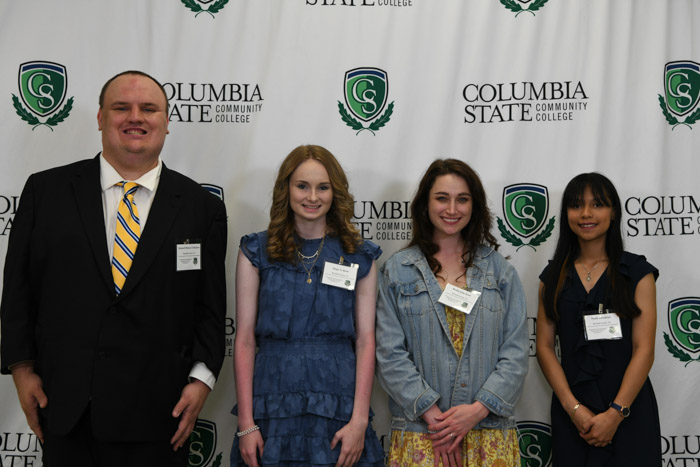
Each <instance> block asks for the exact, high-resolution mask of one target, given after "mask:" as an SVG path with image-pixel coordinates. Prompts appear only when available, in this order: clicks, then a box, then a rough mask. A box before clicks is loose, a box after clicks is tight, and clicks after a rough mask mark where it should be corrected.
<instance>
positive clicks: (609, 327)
mask: <svg viewBox="0 0 700 467" xmlns="http://www.w3.org/2000/svg"><path fill="white" fill-rule="evenodd" d="M583 324H584V326H583V329H584V332H585V336H586V340H589V341H599V340H611V339H622V326H621V325H620V317H619V316H617V314H615V313H596V314H593V315H585V316H584V317H583Z"/></svg>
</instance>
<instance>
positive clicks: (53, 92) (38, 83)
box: [12, 61, 73, 131]
mask: <svg viewBox="0 0 700 467" xmlns="http://www.w3.org/2000/svg"><path fill="white" fill-rule="evenodd" d="M18 81H19V95H20V97H21V98H22V101H21V102H20V98H19V97H17V96H16V95H14V94H12V105H13V106H14V108H15V112H17V115H19V117H20V118H21V119H22V120H24V121H25V122H27V123H28V124H29V125H32V131H34V130H35V129H36V128H37V127H39V126H46V127H48V128H49V129H50V130H51V131H53V128H51V127H54V126H56V125H58V124H59V123H61V122H62V121H64V120H65V119H66V118H67V117H68V116H69V115H70V111H71V109H72V108H73V98H72V97H71V98H70V99H68V101H67V102H66V104H65V105H63V101H64V99H65V98H66V92H67V89H68V74H67V73H66V67H65V66H63V65H61V64H59V63H53V62H44V61H34V62H26V63H23V64H21V65H20V66H19V78H18ZM62 105H63V107H61V106H62ZM44 117H48V118H46V120H44V121H41V120H40V118H44Z"/></svg>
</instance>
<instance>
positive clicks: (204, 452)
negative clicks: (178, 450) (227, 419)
mask: <svg viewBox="0 0 700 467" xmlns="http://www.w3.org/2000/svg"><path fill="white" fill-rule="evenodd" d="M215 452H216V424H215V423H214V422H210V421H209V420H202V419H201V418H200V419H198V420H197V424H196V425H195V426H194V430H192V434H191V435H190V455H189V459H188V463H187V466H188V467H219V466H220V465H221V459H222V457H223V453H222V452H220V453H219V454H218V455H217V456H216V459H214V462H213V463H212V464H209V461H211V460H212V459H213V458H214V453H215Z"/></svg>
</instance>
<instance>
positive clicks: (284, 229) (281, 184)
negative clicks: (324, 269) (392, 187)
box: [267, 145, 362, 263]
mask: <svg viewBox="0 0 700 467" xmlns="http://www.w3.org/2000/svg"><path fill="white" fill-rule="evenodd" d="M309 159H313V160H316V161H318V162H320V163H321V164H323V167H325V169H326V172H328V178H329V180H330V182H331V189H332V190H333V202H332V203H331V208H330V210H329V211H328V213H327V214H326V227H327V230H326V233H327V234H329V235H334V236H337V237H338V238H339V240H340V243H341V244H342V245H343V249H344V250H345V251H346V252H348V253H354V252H355V251H356V250H357V247H358V246H360V245H361V244H362V237H361V236H360V232H359V231H358V230H357V228H356V227H355V225H354V224H353V223H352V222H351V220H352V217H353V208H354V203H355V200H354V198H353V196H352V194H350V191H349V185H348V179H347V177H346V176H345V172H343V168H342V167H341V166H340V164H339V163H338V161H337V160H336V158H335V157H333V154H331V153H330V151H328V150H327V149H326V148H323V147H321V146H315V145H307V146H299V147H297V148H295V149H293V150H292V152H290V153H289V155H287V157H286V158H285V159H284V161H282V165H281V166H280V169H279V172H278V173H277V180H276V181H275V186H274V188H273V190H272V206H271V207H270V224H269V226H268V228H267V254H268V256H269V257H270V259H271V260H272V261H283V262H287V263H295V262H296V261H297V257H296V254H295V253H296V250H297V248H298V241H299V239H298V238H297V236H296V235H295V233H296V230H295V224H294V211H292V208H291V206H290V205H289V180H290V178H291V177H292V174H293V173H294V171H295V170H296V169H297V167H299V165H301V163H302V162H304V161H307V160H309Z"/></svg>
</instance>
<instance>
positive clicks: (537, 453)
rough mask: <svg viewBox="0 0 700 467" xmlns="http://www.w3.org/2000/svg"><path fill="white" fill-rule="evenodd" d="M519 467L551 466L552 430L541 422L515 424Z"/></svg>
mask: <svg viewBox="0 0 700 467" xmlns="http://www.w3.org/2000/svg"><path fill="white" fill-rule="evenodd" d="M517 428H518V446H519V447H520V466H521V467H549V466H551V465H552V428H551V427H550V426H549V425H547V424H545V423H541V422H535V421H529V420H528V421H522V422H518V423H517Z"/></svg>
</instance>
